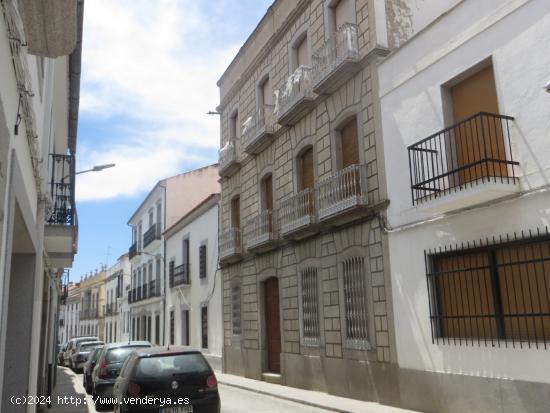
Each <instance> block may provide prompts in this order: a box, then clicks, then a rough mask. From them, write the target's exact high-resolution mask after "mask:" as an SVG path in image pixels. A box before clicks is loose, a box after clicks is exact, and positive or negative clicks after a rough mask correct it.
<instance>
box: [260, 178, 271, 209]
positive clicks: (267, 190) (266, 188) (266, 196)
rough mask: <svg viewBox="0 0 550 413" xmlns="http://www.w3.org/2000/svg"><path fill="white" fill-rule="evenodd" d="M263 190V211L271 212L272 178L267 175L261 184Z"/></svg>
mask: <svg viewBox="0 0 550 413" xmlns="http://www.w3.org/2000/svg"><path fill="white" fill-rule="evenodd" d="M262 187H263V188H262V190H263V201H264V204H263V209H264V210H268V211H271V210H273V177H272V175H268V176H266V177H265V178H264V179H263V182H262Z"/></svg>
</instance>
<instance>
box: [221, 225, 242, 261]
mask: <svg viewBox="0 0 550 413" xmlns="http://www.w3.org/2000/svg"><path fill="white" fill-rule="evenodd" d="M219 246H220V258H225V257H228V256H231V255H235V254H240V253H241V230H240V229H239V228H226V229H224V230H223V231H222V232H221V234H220V241H219Z"/></svg>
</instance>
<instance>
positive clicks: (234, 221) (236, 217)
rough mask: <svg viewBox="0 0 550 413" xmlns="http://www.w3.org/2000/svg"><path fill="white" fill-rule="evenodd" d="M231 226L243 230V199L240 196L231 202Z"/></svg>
mask: <svg viewBox="0 0 550 413" xmlns="http://www.w3.org/2000/svg"><path fill="white" fill-rule="evenodd" d="M231 226H232V227H233V228H241V198H239V197H238V196H237V197H235V198H233V200H232V201H231Z"/></svg>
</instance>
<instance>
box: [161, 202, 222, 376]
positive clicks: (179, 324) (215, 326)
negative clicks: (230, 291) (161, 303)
mask: <svg viewBox="0 0 550 413" xmlns="http://www.w3.org/2000/svg"><path fill="white" fill-rule="evenodd" d="M219 200H220V196H219V194H212V195H210V196H208V197H207V198H205V200H203V201H202V202H201V203H200V204H198V205H197V206H196V207H195V208H193V209H192V210H191V211H190V212H189V213H188V214H186V215H185V216H184V217H182V218H181V219H180V220H179V221H178V222H177V223H176V224H174V225H173V226H172V227H170V228H168V229H167V230H166V232H165V234H164V235H165V238H166V261H167V268H166V271H167V273H168V287H169V288H168V290H167V291H168V293H167V300H168V303H167V304H168V307H167V308H168V317H167V322H168V324H167V326H166V337H165V342H166V343H169V344H171V345H172V344H175V345H183V346H191V347H194V348H197V349H200V350H201V351H202V352H203V353H204V355H205V357H206V358H207V359H208V360H209V362H210V364H211V365H212V367H213V368H214V369H215V370H221V367H222V349H223V319H222V283H221V271H219V269H218V222H219Z"/></svg>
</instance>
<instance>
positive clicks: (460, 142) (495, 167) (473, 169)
mask: <svg viewBox="0 0 550 413" xmlns="http://www.w3.org/2000/svg"><path fill="white" fill-rule="evenodd" d="M513 119H514V118H513V117H511V116H505V115H499V114H494V113H485V112H480V113H478V114H476V115H474V116H471V117H469V118H467V119H465V120H463V121H461V122H459V123H457V124H455V125H452V126H450V127H448V128H446V129H443V130H441V131H439V132H436V133H434V134H433V135H430V136H428V137H427V138H425V139H422V140H421V141H419V142H417V143H415V144H413V145H410V146H409V147H408V152H409V170H410V180H411V194H412V202H413V205H414V204H418V203H421V202H425V201H428V200H430V199H433V198H437V197H440V196H444V195H446V194H448V193H450V192H456V191H459V190H462V189H464V188H465V187H466V186H467V185H470V186H472V185H479V184H483V183H484V182H491V181H492V182H499V183H505V184H510V183H512V184H515V183H516V181H517V179H518V178H517V177H516V175H515V171H514V166H515V165H519V162H516V161H514V160H513V157H512V147H511V144H510V125H509V123H510V121H512V120H513Z"/></svg>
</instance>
